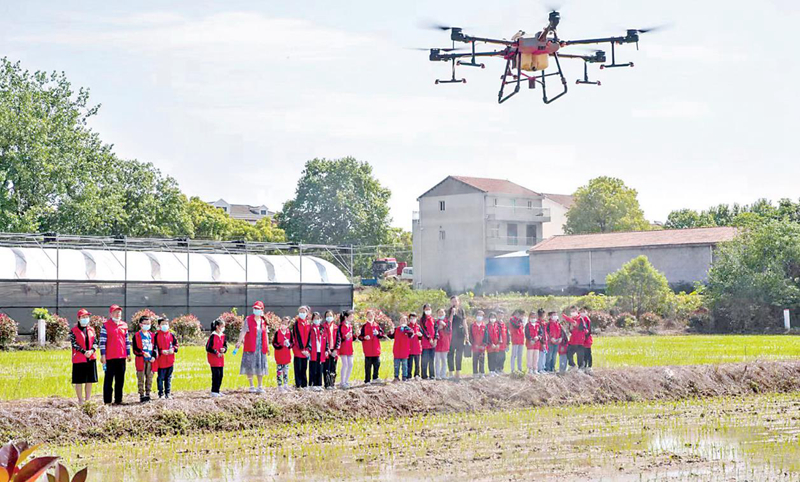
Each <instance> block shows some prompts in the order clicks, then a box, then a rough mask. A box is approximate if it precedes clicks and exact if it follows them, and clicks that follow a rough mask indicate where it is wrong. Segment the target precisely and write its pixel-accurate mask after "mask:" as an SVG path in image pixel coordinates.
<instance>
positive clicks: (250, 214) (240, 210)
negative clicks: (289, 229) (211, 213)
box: [208, 199, 275, 224]
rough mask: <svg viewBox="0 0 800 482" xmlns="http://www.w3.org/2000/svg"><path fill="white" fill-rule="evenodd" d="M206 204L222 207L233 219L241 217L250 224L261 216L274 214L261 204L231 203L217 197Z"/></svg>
mask: <svg viewBox="0 0 800 482" xmlns="http://www.w3.org/2000/svg"><path fill="white" fill-rule="evenodd" d="M208 204H210V205H212V206H214V207H217V208H220V209H222V210H223V211H225V212H226V213H228V215H229V216H230V217H232V218H234V219H243V220H245V221H247V222H248V223H250V224H255V223H257V222H258V221H259V220H260V219H262V218H265V217H273V216H274V215H275V212H273V211H270V210H269V209H267V207H266V206H264V205H263V204H262V205H261V206H251V205H249V204H231V203H229V202H227V201H225V200H224V199H219V200H217V201H214V202H210V203H208Z"/></svg>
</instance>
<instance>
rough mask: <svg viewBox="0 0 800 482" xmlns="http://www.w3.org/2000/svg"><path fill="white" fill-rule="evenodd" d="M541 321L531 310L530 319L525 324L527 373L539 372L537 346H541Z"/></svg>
mask: <svg viewBox="0 0 800 482" xmlns="http://www.w3.org/2000/svg"><path fill="white" fill-rule="evenodd" d="M540 328H541V323H540V322H539V319H538V318H536V316H535V313H533V312H531V314H530V321H529V322H528V324H526V325H525V347H526V348H527V350H528V375H533V374H535V373H538V372H539V368H538V367H539V348H540V347H541V339H542V337H541V334H540Z"/></svg>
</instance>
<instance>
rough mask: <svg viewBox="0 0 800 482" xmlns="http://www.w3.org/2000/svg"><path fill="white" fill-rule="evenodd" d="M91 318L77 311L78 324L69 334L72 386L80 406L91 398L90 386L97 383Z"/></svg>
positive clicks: (95, 345) (84, 312) (95, 347)
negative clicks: (90, 324)
mask: <svg viewBox="0 0 800 482" xmlns="http://www.w3.org/2000/svg"><path fill="white" fill-rule="evenodd" d="M91 316H92V314H91V313H89V312H88V311H87V310H85V309H83V308H81V309H80V310H78V322H77V323H76V324H75V326H73V327H72V330H70V332H69V342H70V345H71V346H72V384H73V385H74V386H75V394H76V395H77V396H78V403H79V404H81V405H82V404H83V402H85V401H86V400H89V399H90V398H91V397H92V384H94V383H97V337H96V336H95V333H94V328H92V327H91V326H89V319H90V318H91Z"/></svg>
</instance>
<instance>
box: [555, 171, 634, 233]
mask: <svg viewBox="0 0 800 482" xmlns="http://www.w3.org/2000/svg"><path fill="white" fill-rule="evenodd" d="M636 196H637V193H636V190H635V189H632V188H629V187H627V186H626V185H625V183H624V182H622V180H621V179H617V178H613V177H605V176H603V177H598V178H595V179H592V180H590V181H589V183H588V184H587V185H585V186H581V187H579V188H578V190H577V191H575V194H574V200H575V201H574V204H573V206H572V207H571V208H570V209H569V211H567V223H566V225H564V230H565V231H566V232H567V233H568V234H585V233H608V232H613V231H644V230H647V229H649V227H650V225H649V223H648V222H647V221H646V220H645V219H644V212H643V211H642V209H641V207H639V200H638V199H637V197H636Z"/></svg>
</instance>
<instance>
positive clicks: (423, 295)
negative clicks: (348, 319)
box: [355, 281, 466, 319]
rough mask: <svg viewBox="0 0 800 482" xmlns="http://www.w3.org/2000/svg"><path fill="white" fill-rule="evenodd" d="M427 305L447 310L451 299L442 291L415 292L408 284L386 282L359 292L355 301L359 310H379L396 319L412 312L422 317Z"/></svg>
mask: <svg viewBox="0 0 800 482" xmlns="http://www.w3.org/2000/svg"><path fill="white" fill-rule="evenodd" d="M464 301H465V300H462V305H464ZM425 303H430V304H431V306H432V307H433V309H437V308H446V307H448V306H449V305H450V299H449V297H448V296H447V293H445V292H444V291H442V290H415V289H412V288H411V286H410V285H409V284H408V283H404V282H399V281H397V282H396V281H386V282H384V283H383V284H382V285H381V286H379V287H377V288H371V289H366V290H363V291H361V292H357V293H356V299H355V305H356V309H357V310H359V311H360V310H364V309H367V308H377V309H379V310H381V311H383V312H384V313H386V314H387V315H389V316H390V317H392V318H394V319H397V318H398V317H399V316H400V313H409V312H412V311H413V312H416V313H417V314H418V315H421V314H422V313H421V312H422V305H424V304H425ZM465 309H466V307H465Z"/></svg>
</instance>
